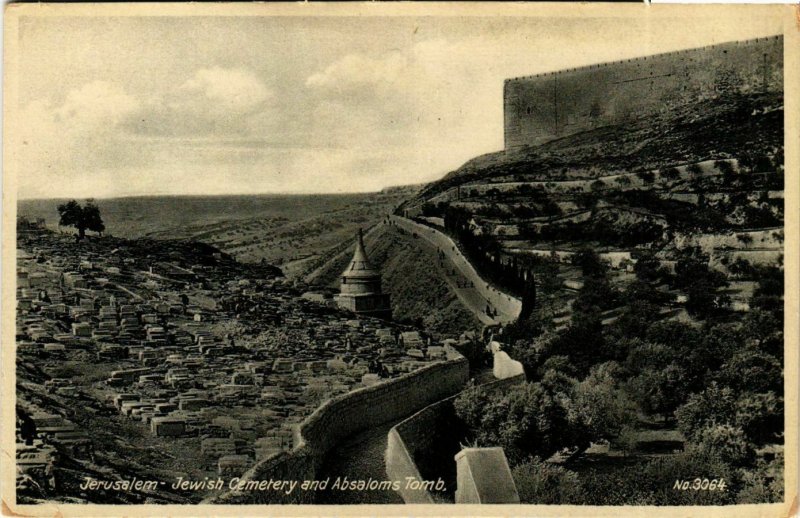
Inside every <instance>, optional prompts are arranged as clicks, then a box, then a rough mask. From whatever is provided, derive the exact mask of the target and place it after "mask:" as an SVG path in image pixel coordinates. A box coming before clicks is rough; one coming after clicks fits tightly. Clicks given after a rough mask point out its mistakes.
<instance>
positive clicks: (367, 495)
mask: <svg viewBox="0 0 800 518" xmlns="http://www.w3.org/2000/svg"><path fill="white" fill-rule="evenodd" d="M403 419H405V418H403ZM403 419H398V420H393V421H389V422H388V423H384V424H382V425H380V426H377V427H375V428H371V429H369V430H365V431H363V432H360V433H357V434H355V435H352V436H350V437H348V438H347V439H345V440H344V441H342V442H341V443H340V444H339V445H337V446H336V448H335V449H334V450H332V451H331V452H330V453H329V454H328V457H327V458H326V459H325V463H324V464H323V465H322V468H321V469H320V473H319V474H318V475H317V478H318V479H319V480H324V479H326V478H328V477H330V484H331V485H332V484H333V483H334V482H335V481H336V478H337V477H342V479H344V477H347V480H369V479H372V480H378V481H383V480H386V463H385V461H384V454H385V452H386V448H387V447H388V437H389V430H391V428H392V427H393V426H394V425H396V424H397V423H399V422H400V421H402V420H403ZM315 503H317V504H402V503H403V499H402V498H400V495H398V494H397V493H395V492H394V491H392V490H388V491H387V490H383V491H382V490H378V489H376V490H374V491H366V490H365V491H339V490H331V489H330V486H329V489H328V490H326V491H321V492H320V493H318V494H317V499H316V502H315Z"/></svg>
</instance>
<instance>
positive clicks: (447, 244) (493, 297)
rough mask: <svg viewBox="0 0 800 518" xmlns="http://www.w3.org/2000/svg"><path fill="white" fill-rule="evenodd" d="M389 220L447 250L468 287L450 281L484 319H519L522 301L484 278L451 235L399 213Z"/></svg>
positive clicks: (482, 320)
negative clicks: (492, 315) (493, 313)
mask: <svg viewBox="0 0 800 518" xmlns="http://www.w3.org/2000/svg"><path fill="white" fill-rule="evenodd" d="M390 221H391V222H392V223H393V224H395V225H397V226H398V227H399V228H402V229H403V230H405V231H406V232H409V233H412V234H416V235H417V236H419V237H420V238H421V239H424V240H425V241H426V242H428V244H430V245H431V246H433V247H434V248H435V249H437V250H440V251H441V252H442V253H443V254H444V257H445V259H446V260H447V262H448V263H449V264H450V268H452V269H455V270H457V273H458V274H459V275H458V277H459V278H463V279H464V280H466V281H468V282H469V287H466V288H464V287H459V285H458V284H457V283H456V281H455V280H454V279H451V278H450V276H448V279H447V280H448V282H449V283H451V286H453V289H454V290H455V292H456V295H457V296H458V298H459V299H460V300H461V301H462V302H463V303H464V305H465V306H466V307H467V308H468V309H469V310H470V311H472V313H474V314H475V316H476V317H478V319H480V321H481V322H482V323H484V324H498V323H509V322H513V321H515V320H516V319H517V317H518V316H519V313H520V311H521V310H522V301H521V300H520V299H518V298H516V297H514V296H511V295H509V294H507V293H503V292H502V291H500V290H498V289H496V288H495V287H493V286H490V285H489V283H487V282H486V281H485V280H483V279H482V278H481V276H480V275H478V272H477V271H476V270H475V268H474V267H473V266H472V264H471V263H470V262H469V261H468V260H467V258H466V257H464V255H463V254H462V253H461V250H459V249H458V246H456V244H455V243H454V242H453V240H452V239H450V237H449V236H447V235H445V234H443V233H442V232H439V231H438V230H436V229H433V228H430V227H427V226H425V225H422V224H420V223H417V222H415V221H411V220H409V219H406V218H403V217H400V216H390ZM453 277H456V276H453ZM487 305H488V306H489V307H490V308H491V309H492V310H493V311H496V312H497V316H495V317H490V316H488V315H487V314H486V308H487Z"/></svg>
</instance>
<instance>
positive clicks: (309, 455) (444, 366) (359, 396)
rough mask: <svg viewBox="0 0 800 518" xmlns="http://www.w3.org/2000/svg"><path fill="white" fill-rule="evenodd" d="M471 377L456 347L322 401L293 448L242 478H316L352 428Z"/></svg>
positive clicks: (257, 494) (290, 499)
mask: <svg viewBox="0 0 800 518" xmlns="http://www.w3.org/2000/svg"><path fill="white" fill-rule="evenodd" d="M468 379H469V364H468V362H467V359H466V358H464V357H463V356H461V355H460V354H458V353H457V352H456V351H454V350H450V351H448V358H447V360H446V361H442V362H437V363H434V364H431V365H428V366H426V367H423V368H421V369H419V370H417V371H415V372H412V373H409V374H406V375H404V376H401V377H399V378H396V379H393V380H390V381H387V382H385V383H381V384H378V385H374V386H371V387H366V388H363V389H358V390H355V391H353V392H350V393H347V394H344V395H342V396H338V397H336V398H333V399H330V400H328V401H326V402H325V403H323V404H322V405H321V406H320V407H319V408H318V409H317V410H316V411H315V412H314V413H313V414H311V415H310V416H308V417H307V418H306V419H305V420H304V421H303V422H302V423H301V424H300V426H299V427H298V428H297V429H296V432H295V448H294V449H293V450H292V451H290V452H282V453H278V454H276V455H273V456H271V457H269V458H267V459H264V460H262V461H260V462H259V463H257V464H256V465H255V466H253V468H251V469H250V470H249V471H248V472H247V473H245V474H244V475H243V476H242V477H241V478H242V480H246V481H247V480H253V481H256V480H269V479H279V480H298V481H300V482H301V483H302V481H303V480H314V479H315V476H316V473H317V471H318V470H319V467H320V465H321V464H322V461H323V460H324V458H325V455H326V454H327V453H328V452H329V451H330V450H331V449H332V448H333V447H335V446H336V445H337V444H338V443H339V441H341V440H342V439H344V438H345V437H347V436H349V435H352V434H354V433H356V432H360V431H362V430H365V429H368V428H370V427H373V426H377V425H379V424H382V423H385V422H387V421H391V420H393V419H398V418H401V417H403V416H406V415H409V414H411V413H413V412H414V411H417V410H419V409H420V408H423V407H425V406H426V405H429V404H431V403H432V402H434V401H438V400H440V399H442V398H446V397H448V396H451V395H452V394H454V393H457V392H459V391H460V390H461V388H462V387H463V386H464V384H465V383H466V382H467V380H468ZM313 501H314V492H313V491H308V492H304V491H301V490H300V489H299V486H298V488H297V489H295V491H293V492H292V493H291V494H289V495H286V494H283V493H280V492H275V491H231V492H229V493H226V494H224V495H221V496H219V497H216V498H213V499H211V500H210V501H209V502H207V503H214V504H298V503H313Z"/></svg>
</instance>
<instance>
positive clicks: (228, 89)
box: [128, 67, 275, 137]
mask: <svg viewBox="0 0 800 518" xmlns="http://www.w3.org/2000/svg"><path fill="white" fill-rule="evenodd" d="M274 100H275V95H274V93H273V91H272V90H270V89H269V88H268V87H267V86H266V85H265V84H264V83H263V82H262V81H261V80H260V79H259V78H258V77H256V76H255V75H254V74H253V73H251V72H249V71H247V70H242V69H235V68H233V69H226V68H220V67H213V68H203V69H200V70H197V71H196V72H195V74H194V76H192V77H191V78H189V79H187V80H185V81H184V82H182V83H181V84H180V85H178V86H177V87H175V88H173V89H171V90H170V91H168V92H165V93H163V94H161V95H158V96H155V97H153V98H151V99H149V100H148V102H147V103H146V104H145V106H144V109H143V110H142V112H141V113H140V114H139V115H138V117H136V118H131V120H130V123H129V124H128V128H129V129H130V131H131V132H132V133H135V134H141V135H161V136H164V137H186V136H190V135H218V136H220V137H224V136H226V135H239V136H242V135H248V134H251V133H253V132H256V131H258V130H259V129H260V124H259V122H260V121H264V120H267V121H268V120H269V118H264V117H263V114H264V112H265V111H271V109H272V108H273V107H274V104H273V101H274Z"/></svg>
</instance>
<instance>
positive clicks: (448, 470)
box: [386, 374, 525, 504]
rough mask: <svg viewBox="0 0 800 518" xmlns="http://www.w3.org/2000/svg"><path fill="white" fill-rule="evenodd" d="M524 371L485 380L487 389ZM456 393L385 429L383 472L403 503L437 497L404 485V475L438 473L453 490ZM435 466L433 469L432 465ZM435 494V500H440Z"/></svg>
mask: <svg viewBox="0 0 800 518" xmlns="http://www.w3.org/2000/svg"><path fill="white" fill-rule="evenodd" d="M524 381H525V375H524V374H523V375H520V376H515V377H513V378H506V379H502V380H498V381H494V382H491V383H488V384H486V385H485V386H484V388H485V389H488V390H496V391H501V390H504V389H505V388H507V387H509V386H512V385H516V384H518V383H523V382H524ZM456 397H458V394H456V395H454V396H451V397H448V398H447V399H443V400H441V401H437V402H436V403H433V404H432V405H429V406H427V407H425V408H423V409H422V410H420V411H419V412H417V413H416V414H414V415H412V416H411V417H409V418H408V419H406V420H404V421H402V422H401V423H398V424H397V425H396V426H394V427H393V428H392V429H391V430H390V431H389V438H388V439H389V446H388V448H387V450H386V474H387V475H388V477H389V480H392V481H396V482H398V483H399V484H400V487H401V490H400V491H398V493H399V494H400V496H401V497H402V498H403V501H404V502H405V503H407V504H425V503H433V502H435V501H437V499H435V498H434V496H433V494H432V493H430V492H429V491H426V490H424V489H420V490H416V491H414V490H410V489H406V478H407V477H412V478H414V479H417V480H436V479H437V478H438V477H439V476H442V478H443V479H444V481H445V483H446V485H447V492H448V493H449V494H451V495H452V494H454V493H455V490H456V487H455V485H456V463H455V460H454V456H455V454H456V453H458V452H459V450H460V444H459V443H460V439H461V438H460V435H463V434H465V433H466V430H461V429H460V428H461V427H463V424H462V423H461V421H460V419H458V417H457V416H456V414H455V409H454V408H453V401H454V400H455V398H456ZM434 467H435V469H434ZM442 500H443V498H439V499H438V501H442Z"/></svg>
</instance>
